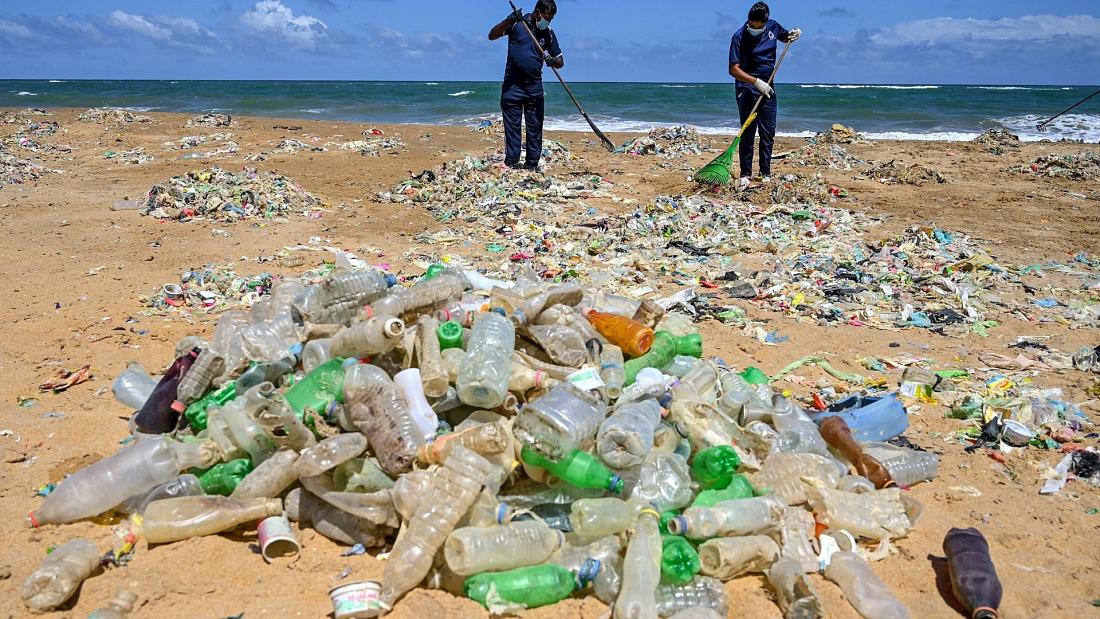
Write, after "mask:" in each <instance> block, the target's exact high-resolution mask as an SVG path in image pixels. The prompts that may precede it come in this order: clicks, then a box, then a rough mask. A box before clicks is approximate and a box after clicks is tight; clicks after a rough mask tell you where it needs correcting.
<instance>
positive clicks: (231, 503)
mask: <svg viewBox="0 0 1100 619" xmlns="http://www.w3.org/2000/svg"><path fill="white" fill-rule="evenodd" d="M282 513H283V502H282V501H281V500H279V499H266V498H255V499H234V498H229V497H222V496H185V497H176V498H171V499H161V500H159V501H154V502H152V503H150V504H149V506H148V507H147V508H145V519H144V522H143V524H142V533H143V535H144V536H145V539H146V541H148V542H149V543H150V544H164V543H168V542H176V541H179V540H184V539H188V538H191V537H199V536H203V535H213V534H215V533H220V532H222V531H227V530H229V529H232V528H233V527H236V526H237V525H241V524H244V523H246V522H253V521H257V520H262V519H263V518H267V517H268V516H278V515H279V514H282Z"/></svg>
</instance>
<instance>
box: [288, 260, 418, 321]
mask: <svg viewBox="0 0 1100 619" xmlns="http://www.w3.org/2000/svg"><path fill="white" fill-rule="evenodd" d="M396 283H397V278H395V277H394V276H392V275H384V274H382V273H380V272H378V271H374V270H361V271H344V272H336V273H333V274H331V275H329V277H328V279H326V280H325V281H324V282H322V283H320V284H318V285H316V286H309V287H308V288H307V289H306V290H305V291H304V292H303V293H302V294H301V295H299V296H298V297H297V298H296V299H295V300H294V306H295V309H297V311H298V312H299V313H300V314H301V315H302V317H303V318H304V319H305V320H306V321H308V322H312V323H318V324H345V325H346V324H349V323H350V322H351V321H352V319H353V318H355V316H356V315H357V314H358V313H359V311H360V310H361V309H362V308H363V306H364V305H366V304H368V303H371V302H372V301H374V300H376V299H378V298H379V297H381V296H382V295H383V294H385V293H386V292H387V291H388V290H389V289H390V287H391V286H393V285H394V284H396Z"/></svg>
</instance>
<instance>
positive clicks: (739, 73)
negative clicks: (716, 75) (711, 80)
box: [730, 62, 756, 84]
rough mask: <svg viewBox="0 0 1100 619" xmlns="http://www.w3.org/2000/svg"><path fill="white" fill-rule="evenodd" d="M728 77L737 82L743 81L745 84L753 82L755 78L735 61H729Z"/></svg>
mask: <svg viewBox="0 0 1100 619" xmlns="http://www.w3.org/2000/svg"><path fill="white" fill-rule="evenodd" d="M730 77H732V78H734V79H735V80H737V81H739V82H745V83H746V84H755V83H756V78H755V77H753V76H751V75H749V74H748V73H746V72H745V70H744V69H742V68H741V65H740V64H738V63H736V62H731V63H730Z"/></svg>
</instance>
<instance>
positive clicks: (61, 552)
mask: <svg viewBox="0 0 1100 619" xmlns="http://www.w3.org/2000/svg"><path fill="white" fill-rule="evenodd" d="M99 560H100V555H99V551H98V550H96V547H95V545H93V544H92V543H91V542H89V541H87V540H83V539H74V540H72V541H70V542H67V543H65V544H62V545H61V546H58V547H57V548H54V550H53V552H51V553H50V554H48V555H46V558H45V559H43V560H42V563H41V565H39V566H38V569H36V570H34V571H33V572H31V574H30V576H27V579H26V580H25V581H23V586H21V587H20V588H19V596H20V597H21V598H23V603H24V604H26V605H27V608H29V609H31V610H32V611H35V612H45V611H48V610H53V609H55V608H57V607H58V606H61V605H62V604H64V603H65V601H66V600H68V599H69V598H70V597H72V596H73V594H74V593H76V591H77V589H79V588H80V584H81V583H82V582H84V580H85V579H86V578H88V577H89V576H91V575H92V572H94V571H95V570H96V568H98V567H99Z"/></svg>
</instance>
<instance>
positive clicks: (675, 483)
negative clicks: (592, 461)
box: [629, 451, 697, 511]
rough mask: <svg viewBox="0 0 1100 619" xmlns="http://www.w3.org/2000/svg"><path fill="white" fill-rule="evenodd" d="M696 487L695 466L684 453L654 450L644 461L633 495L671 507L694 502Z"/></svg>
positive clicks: (637, 498)
mask: <svg viewBox="0 0 1100 619" xmlns="http://www.w3.org/2000/svg"><path fill="white" fill-rule="evenodd" d="M696 487H697V485H696V483H695V482H694V481H692V479H691V468H690V467H688V463H687V460H685V459H684V457H683V456H681V455H680V454H678V453H674V452H668V451H651V452H650V453H649V455H647V456H646V458H645V460H644V461H642V465H641V468H640V469H639V470H638V480H637V481H636V482H635V483H634V486H633V487H632V488H631V490H630V495H629V498H630V499H632V500H635V501H644V502H646V503H652V504H653V505H655V506H656V507H657V509H658V510H659V511H668V510H670V509H679V508H681V507H683V506H685V505H687V504H688V503H691V498H692V497H693V496H694V495H695V489H696Z"/></svg>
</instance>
